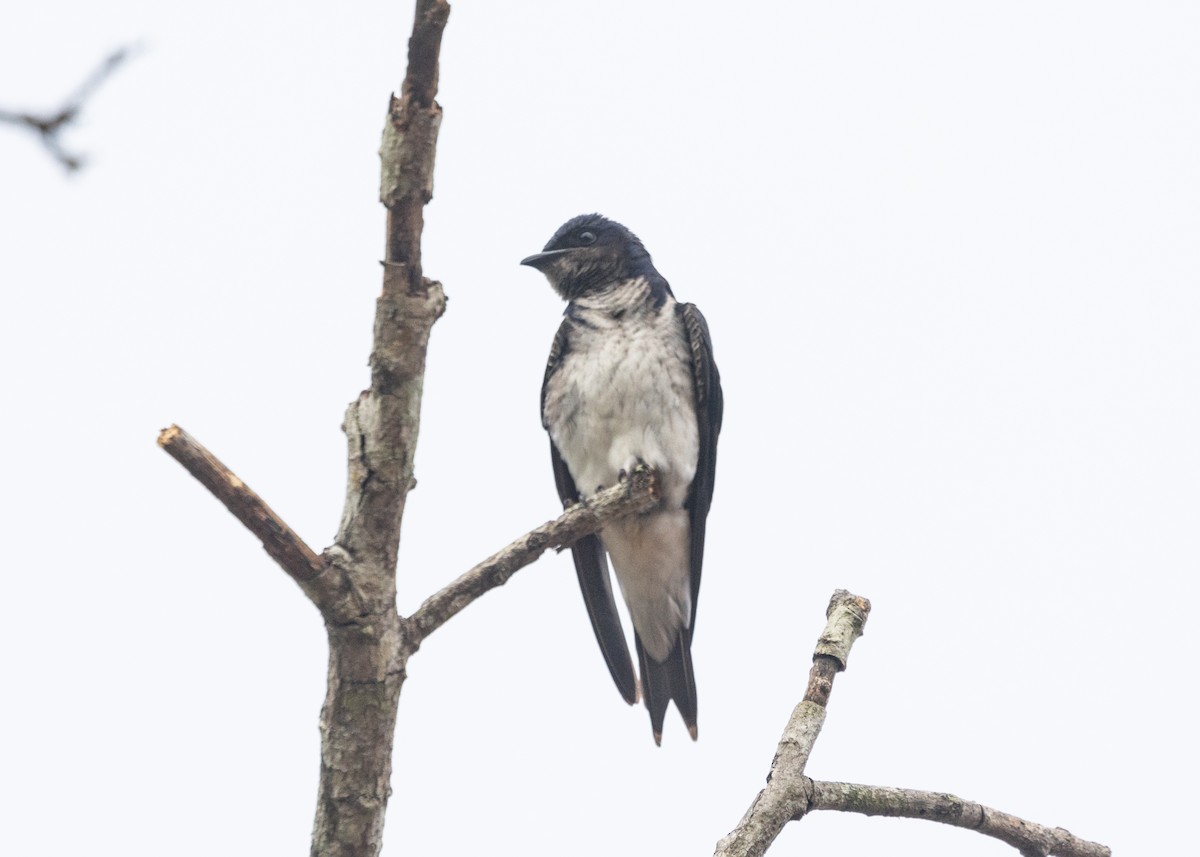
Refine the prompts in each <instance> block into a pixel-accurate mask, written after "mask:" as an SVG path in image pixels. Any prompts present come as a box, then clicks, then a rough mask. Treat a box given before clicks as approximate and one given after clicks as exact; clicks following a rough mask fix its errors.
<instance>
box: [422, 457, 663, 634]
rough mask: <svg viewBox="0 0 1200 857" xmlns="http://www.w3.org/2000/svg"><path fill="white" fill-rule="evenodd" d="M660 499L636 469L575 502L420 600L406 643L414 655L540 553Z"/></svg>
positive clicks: (651, 478) (652, 482) (647, 474)
mask: <svg viewBox="0 0 1200 857" xmlns="http://www.w3.org/2000/svg"><path fill="white" fill-rule="evenodd" d="M659 500H660V497H659V494H658V489H657V481H656V478H655V475H654V473H653V471H651V470H649V469H647V468H644V467H639V468H637V469H635V470H634V472H633V474H632V475H631V476H630V478H629V479H628V480H627V481H625V482H622V483H620V484H618V485H614V486H612V487H611V488H608V489H606V490H604V491H601V492H600V493H599V494H597V495H595V496H594V497H592V498H591V499H590V500H588V501H587V503H579V504H577V505H574V506H572V507H571V508H569V509H567V510H566V511H565V512H563V514H562V516H561V517H559V518H558V519H556V520H553V521H547V522H546V523H545V524H542V526H540V527H538V528H537V529H536V530H533V531H531V532H529V533H526V534H525V535H523V536H521V538H519V539H517V540H516V541H515V542H513V543H512V544H510V545H509V546H508V547H506V548H504V549H503V550H501V551H499V552H497V553H495V554H493V555H492V556H490V557H488V558H487V559H485V560H484V561H483V562H481V563H479V565H477V566H475V567H474V568H472V569H471V570H470V571H468V572H467V573H466V574H464V575H462V576H461V577H459V578H458V579H457V580H455V581H454V582H453V583H450V584H449V585H447V586H446V587H444V588H443V589H442V590H441V591H440V592H437V593H435V594H434V595H432V596H431V597H430V598H428V599H426V601H425V603H424V604H422V605H421V606H420V608H419V609H418V610H417V611H416V612H415V613H413V615H412V616H410V617H409V618H408V620H407V624H408V628H409V643H410V645H412V646H413V649H414V650H415V649H416V647H417V646H419V645H420V644H421V641H422V640H424V639H425V638H426V637H428V636H429V635H430V634H432V633H433V632H434V631H436V630H437V629H438V628H440V627H441V626H442V625H443V624H445V623H446V620H448V619H450V617H452V616H454V615H455V614H457V613H458V612H459V611H460V610H462V609H463V608H464V607H466V606H467V605H468V604H470V603H471V602H472V601H474V600H475V599H476V598H478V597H479V596H481V595H483V594H484V593H485V592H487V591H488V590H491V589H495V588H496V587H497V586H502V585H504V584H505V583H507V582H508V579H509V578H510V577H512V576H513V575H514V574H515V573H516V572H518V571H520V570H521V569H522V568H524V567H525V566H527V565H529V564H530V563H532V562H533V561H534V560H536V559H537V558H538V557H540V556H541V555H542V554H543V553H544V552H545V551H547V550H549V549H551V548H554V549H556V550H562V549H563V548H566V547H569V546H570V545H572V544H574V543H575V542H576V541H578V540H579V539H581V538H583V537H584V536H587V535H590V534H592V533H595V532H598V531H599V530H600V529H601V528H602V527H603V525H604V524H605V523H607V522H608V521H611V520H614V519H616V518H621V517H624V516H626V515H633V514H638V513H642V512H648V511H650V510H651V509H653V508H654V507H655V506H657V505H658V503H659Z"/></svg>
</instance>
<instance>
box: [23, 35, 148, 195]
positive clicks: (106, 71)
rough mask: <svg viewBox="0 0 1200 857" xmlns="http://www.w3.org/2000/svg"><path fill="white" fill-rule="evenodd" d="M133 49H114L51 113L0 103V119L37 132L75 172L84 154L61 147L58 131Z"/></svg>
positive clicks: (70, 121) (77, 112)
mask: <svg viewBox="0 0 1200 857" xmlns="http://www.w3.org/2000/svg"><path fill="white" fill-rule="evenodd" d="M136 52H137V51H136V49H135V48H133V47H124V48H120V49H119V50H116V51H113V52H112V53H111V54H109V55H108V56H107V57H106V58H105V59H104V60H103V61H102V62H101V63H100V64H99V65H98V66H97V67H96V68H95V69H93V70H92V72H91V74H89V75H88V76H87V78H86V79H85V80H84V81H83V83H81V84H80V85H79V86H78V87H77V88H76V89H75V91H74V92H73V93H71V95H70V96H69V97H68V98H66V99H65V100H64V101H63V105H62V107H60V108H59V109H58V110H56V111H54V112H51V113H34V112H19V111H15V110H6V109H4V108H2V107H0V123H2V124H7V125H16V126H18V127H21V128H26V129H28V130H29V131H31V132H32V133H34V134H37V135H38V136H39V137H40V138H41V140H42V145H43V146H45V147H46V151H47V152H49V153H50V154H51V156H53V157H54V159H55V160H57V161H58V162H59V163H60V164H62V165H63V167H64V168H65V169H66V170H67V172H75V171H76V170H78V169H80V168H81V167H82V166H83V163H84V161H83V157H82V156H81V155H78V154H73V153H71V152H69V151H67V150H66V149H65V148H64V147H63V142H62V139H61V137H60V135H61V134H62V132H63V131H64V130H65V129H67V128H69V127H70V126H71V125H72V124H73V123H74V122H75V120H76V119H78V118H79V114H80V112H81V111H82V110H83V108H84V105H86V104H87V101H88V99H89V98H91V97H92V95H93V94H95V92H96V90H97V89H99V88H100V85H101V84H102V83H104V82H105V81H106V80H108V78H109V77H110V76H112V74H113V72H115V71H116V70H117V69H118V68H120V66H121V65H122V64H123V63H124V62H125V61H126V60H128V59H129V58H130V57H131V56H133V55H134V54H135V53H136Z"/></svg>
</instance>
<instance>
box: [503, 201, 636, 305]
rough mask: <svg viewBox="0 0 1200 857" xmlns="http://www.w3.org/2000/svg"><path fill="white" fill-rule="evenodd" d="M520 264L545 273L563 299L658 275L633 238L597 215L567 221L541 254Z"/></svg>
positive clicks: (586, 215) (629, 233) (627, 232)
mask: <svg viewBox="0 0 1200 857" xmlns="http://www.w3.org/2000/svg"><path fill="white" fill-rule="evenodd" d="M521 264H522V265H528V266H529V267H531V268H537V269H538V270H539V271H541V272H542V273H543V274H545V275H546V279H548V280H549V281H550V285H552V286H554V290H555V291H556V292H558V293H559V294H560V295H562V296H563V298H565V299H566V300H573V299H575V298H577V297H581V296H583V295H587V294H591V293H595V292H598V291H602V290H604V289H605V288H607V287H608V286H609V285H610V284H612V283H614V282H617V281H620V280H625V279H629V278H631V277H637V276H643V275H653V276H657V274H658V272H657V271H655V270H654V265H653V263H652V262H651V261H650V254H649V253H647V252H646V248H645V247H643V246H642V242H641V241H639V240H638V238H637V236H636V235H634V234H633V233H632V232H630V231H629V230H628V229H626V228H625V227H624V226H622V225H621V224H620V223H617V222H616V221H615V220H609V219H608V218H607V217H601V216H600V215H599V214H581V215H579V216H578V217H574V218H572V219H570V220H568V221H567V222H566V223H564V224H563V225H562V226H560V227H559V228H558V231H557V232H555V233H554V237H553V238H551V239H550V240H549V241H548V242H547V243H546V247H545V248H544V249H543V250H542V252H541V253H535V254H534V255H532V256H528V257H526V258H524V259H522V260H521Z"/></svg>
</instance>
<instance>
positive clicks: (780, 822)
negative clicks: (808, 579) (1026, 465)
mask: <svg viewBox="0 0 1200 857" xmlns="http://www.w3.org/2000/svg"><path fill="white" fill-rule="evenodd" d="M870 612H871V603H870V602H869V601H867V599H865V598H861V597H860V596H857V595H852V594H851V593H849V592H846V591H845V590H842V589H839V590H837V591H836V592H834V593H833V598H832V599H830V602H829V609H828V610H827V611H826V614H825V615H826V617H827V619H828V621H827V622H826V625H825V630H824V631H823V632H822V633H821V637H820V638H819V639H818V640H817V646H816V649H815V651H814V652H813V667H812V671H811V672H810V673H809V677H808V688H807V689H806V691H805V694H804V699H803V701H802V702H801V703H800V704H799V705H797V706H796V710H795V711H793V712H792V716H791V719H790V720H789V721H788V725H787V727H786V728H785V729H784V730H783V737H782V738H781V739H780V741H779V747H778V749H777V750H776V751H775V759H774V761H772V762H771V772H770V774H768V775H767V786H766V788H764V789H763V790H762V791H761V792H759V793H758V796H757V797H755V799H754V802H753V803H752V804H750V808H749V809H748V810H746V814H745V815H744V816H742V820H741V821H740V822H739V823H738V826H737V827H735V828H734V829H733V830H732V831H730V833H729V835H728V836H726V837H725V838H724V839H722V840H721V841H720V842H718V843H717V850H716V852H715V855H714V857H760V855H762V854H764V853H765V852H766V850H767V849H768V848H770V847H771V843H772V842H774V841H775V837H776V836H778V835H779V832H780V831H781V830H782V829H783V827H784V825H786V824H787V823H788V821H798V820H799V819H801V818H803V817H804V816H805V815H806V814H808V813H809V812H811V811H813V810H819V809H825V810H837V811H840V812H860V813H862V814H863V815H884V816H891V817H893V818H920V819H925V820H926V821H938V822H941V823H942V824H951V825H954V826H955V827H962V828H966V829H967V830H975V831H978V832H979V833H982V834H984V835H985V836H991V837H994V838H995V839H999V840H1000V841H1001V842H1005V843H1007V844H1009V845H1011V846H1012V847H1013V848H1016V849H1017V850H1018V851H1020V852H1021V855H1022V857H1111V855H1112V851H1110V850H1109V849H1108V848H1107V847H1105V846H1103V845H1100V844H1098V843H1096V842H1088V841H1087V840H1086V839H1080V838H1078V837H1077V836H1074V835H1072V834H1071V833H1070V832H1069V831H1066V830H1063V829H1062V828H1061V827H1055V828H1050V827H1044V826H1042V825H1040V824H1034V823H1033V822H1031V821H1025V820H1024V819H1022V818H1017V817H1016V816H1015V815H1009V814H1008V813H1007V812H1000V811H999V810H995V809H991V808H990V807H986V806H983V805H982V804H978V803H972V802H971V801H965V800H963V799H962V798H958V797H955V796H954V795H950V794H944V793H940V792H921V791H915V790H913V789H897V788H889V787H886V786H860V785H854V784H852V783H825V782H821V781H819V780H813V779H810V778H809V777H807V776H805V773H804V768H805V766H806V765H807V764H808V757H809V754H810V753H811V752H812V749H813V745H814V744H815V743H816V740H817V737H818V736H819V735H820V734H821V727H822V726H823V725H824V723H825V708H826V706H827V705H828V703H829V695H830V693H831V692H832V690H833V679H834V677H835V676H836V675H837V673H839V672H841V671H842V670H844V669H846V664H847V662H848V660H849V656H850V648H851V646H853V644H854V641H855V640H856V639H858V637H859V636H860V635H861V634H862V632H863V628H864V626H865V625H866V621H867V616H868V614H869V613H870Z"/></svg>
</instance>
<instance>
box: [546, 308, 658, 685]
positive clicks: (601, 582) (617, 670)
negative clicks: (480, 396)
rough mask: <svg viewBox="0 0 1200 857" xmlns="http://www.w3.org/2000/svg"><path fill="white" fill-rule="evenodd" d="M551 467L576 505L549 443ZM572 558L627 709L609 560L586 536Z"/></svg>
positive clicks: (626, 669) (626, 666)
mask: <svg viewBox="0 0 1200 857" xmlns="http://www.w3.org/2000/svg"><path fill="white" fill-rule="evenodd" d="M570 325H571V322H570V321H569V320H567V319H564V320H563V323H562V324H561V325H560V326H559V328H558V333H557V334H556V335H555V337H554V344H553V345H552V346H551V347H550V359H549V360H547V361H546V375H545V378H544V379H543V380H542V425H543V426H544V427H546V428H549V426H547V425H546V385H547V384H548V383H549V381H550V378H551V377H552V376H553V375H554V373H555V372H557V371H558V369H559V367H560V366H561V365H562V360H563V357H565V356H566V353H567V347H568V346H567V336H568V333H569V331H570ZM550 463H551V464H552V465H553V467H554V483H555V485H556V486H557V487H558V497H559V499H560V500H562V503H563V506H564V507H566V506H570V505H571V504H573V503H577V502H579V491H578V489H577V488H576V487H575V480H574V479H572V478H571V471H570V470H569V469H568V468H567V464H566V462H565V461H563V459H562V455H560V454H559V452H558V447H556V446H555V445H554V439H553V438H551V439H550ZM571 556H572V557H573V558H574V560H575V575H576V576H577V577H578V578H579V589H580V591H581V592H582V593H583V603H584V605H585V606H586V607H587V612H588V618H589V619H591V621H592V630H593V631H595V632H596V642H597V643H599V644H600V651H601V653H602V654H603V655H604V661H605V663H607V664H608V671H609V673H611V674H612V678H613V682H615V683H616V685H617V690H619V691H620V692H621V696H622V697H624V699H625V701H626V702H628V703H629V704H630V705H633V703H635V702H637V680H636V679H635V678H634V676H633V662H632V661H631V660H630V658H629V646H628V644H627V643H626V642H625V632H624V630H622V628H621V619H620V617H619V616H618V614H617V604H616V601H615V600H614V599H613V592H612V583H611V581H610V578H609V574H608V559H607V557H606V556H605V553H604V546H603V545H601V544H600V539H599V538H598V537H596V536H594V535H591V536H585V537H584V538H582V539H580V540H579V541H577V542H576V543H575V544H574V545H572V546H571Z"/></svg>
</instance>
